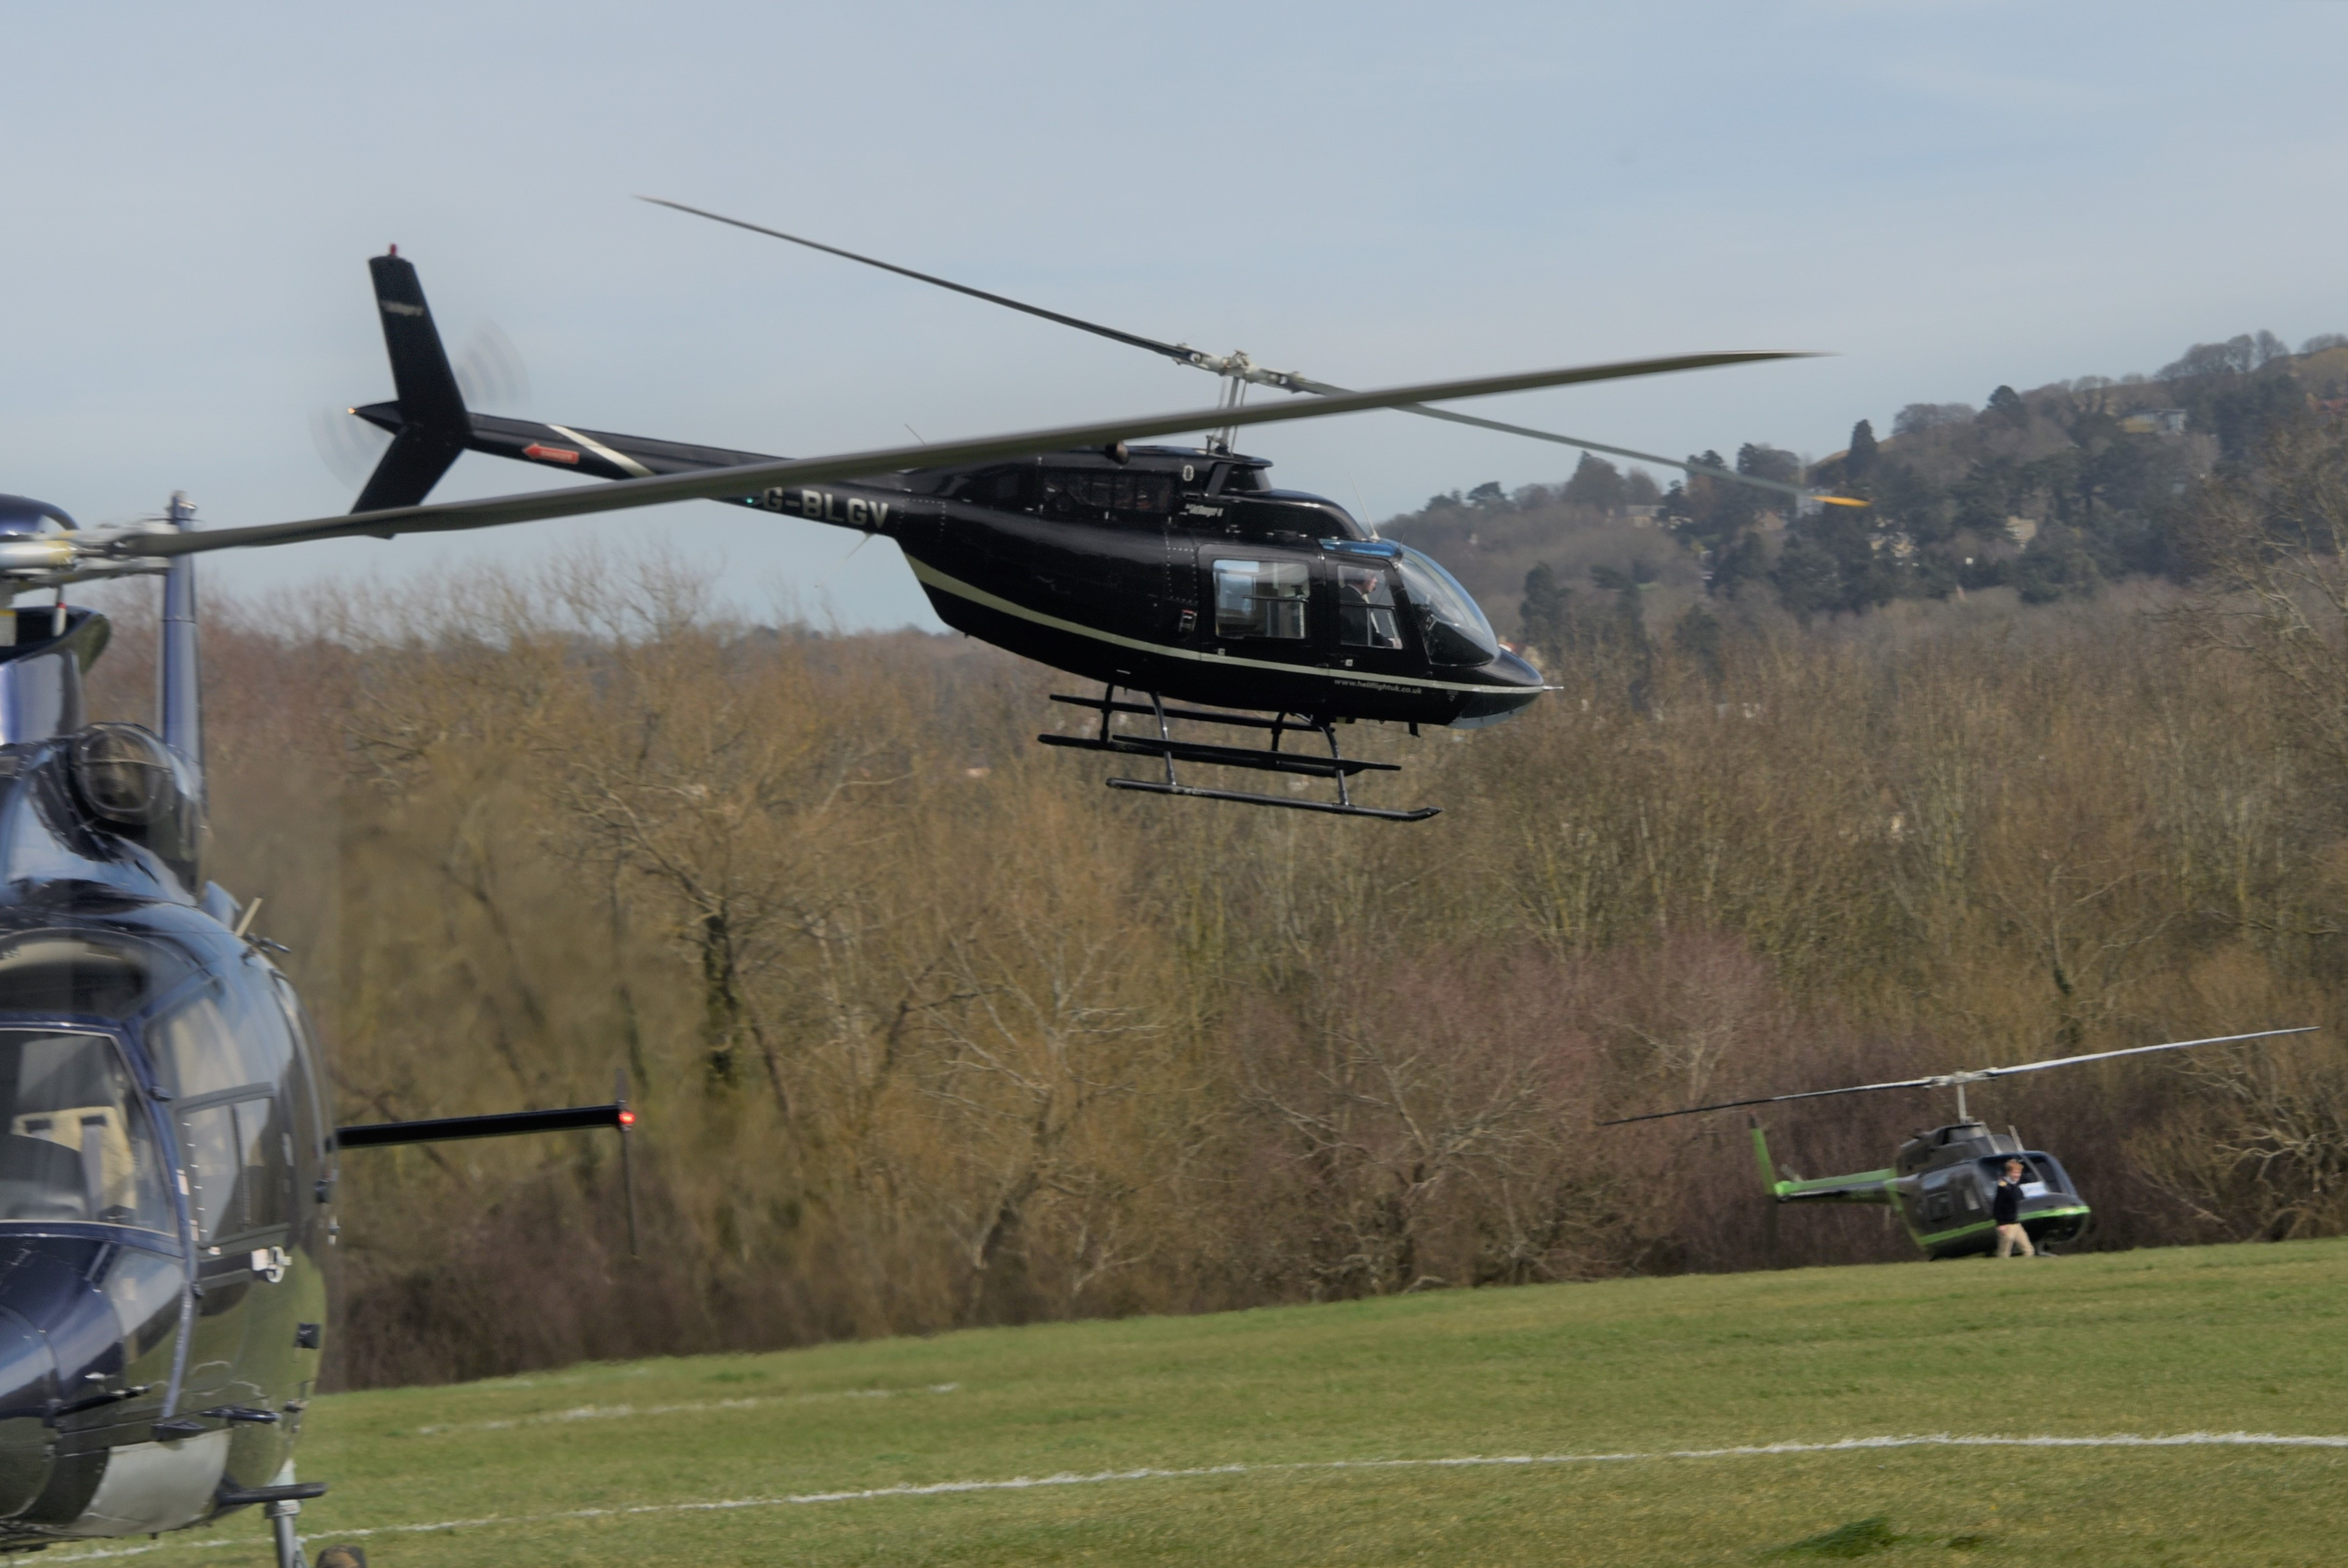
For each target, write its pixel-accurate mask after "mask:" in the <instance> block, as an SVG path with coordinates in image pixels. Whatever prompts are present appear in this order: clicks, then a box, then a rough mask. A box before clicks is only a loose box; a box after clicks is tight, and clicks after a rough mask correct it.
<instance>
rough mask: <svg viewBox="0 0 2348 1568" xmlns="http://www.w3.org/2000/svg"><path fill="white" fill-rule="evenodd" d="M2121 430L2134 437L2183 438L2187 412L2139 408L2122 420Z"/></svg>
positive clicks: (2175, 409) (2182, 410) (2170, 409)
mask: <svg viewBox="0 0 2348 1568" xmlns="http://www.w3.org/2000/svg"><path fill="white" fill-rule="evenodd" d="M2120 428H2121V429H2123V430H2126V431H2127V432H2128V434H2130V435H2132V436H2181V435H2183V434H2185V410H2184V409H2182V408H2138V409H2137V411H2136V412H2135V413H2133V414H2130V415H2127V417H2125V418H2122V419H2121V420H2120Z"/></svg>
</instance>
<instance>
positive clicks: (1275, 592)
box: [1215, 561, 1313, 642]
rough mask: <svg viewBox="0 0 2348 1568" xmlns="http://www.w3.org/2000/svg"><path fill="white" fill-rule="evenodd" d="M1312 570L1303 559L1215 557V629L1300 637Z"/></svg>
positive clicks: (1230, 633)
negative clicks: (1230, 558) (1216, 560)
mask: <svg viewBox="0 0 2348 1568" xmlns="http://www.w3.org/2000/svg"><path fill="white" fill-rule="evenodd" d="M1312 589H1313V574H1312V570H1311V569H1310V568H1309V567H1307V566H1306V565H1305V563H1304V562H1302V561H1218V562H1215V634H1216V635H1217V636H1219V637H1273V638H1279V639H1281V640H1282V641H1287V642H1302V641H1303V640H1304V637H1305V634H1306V624H1305V614H1304V611H1305V605H1306V603H1308V601H1309V598H1310V595H1311V593H1312Z"/></svg>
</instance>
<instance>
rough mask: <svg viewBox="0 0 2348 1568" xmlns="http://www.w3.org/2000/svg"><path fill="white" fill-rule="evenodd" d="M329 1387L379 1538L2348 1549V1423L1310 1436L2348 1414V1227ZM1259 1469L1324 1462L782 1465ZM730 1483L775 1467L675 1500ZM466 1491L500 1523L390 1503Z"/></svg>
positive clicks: (333, 1452)
mask: <svg viewBox="0 0 2348 1568" xmlns="http://www.w3.org/2000/svg"><path fill="white" fill-rule="evenodd" d="M309 1419H310V1426H309V1430H308V1435H307V1437H306V1438H305V1440H304V1451H303V1473H304V1475H305V1476H310V1477H317V1478H323V1479H327V1480H332V1481H333V1482H334V1483H335V1491H334V1495H333V1496H332V1497H331V1498H329V1499H328V1500H326V1501H324V1502H322V1503H318V1504H314V1505H312V1507H311V1509H310V1511H309V1512H308V1513H307V1514H306V1515H305V1516H304V1532H305V1533H306V1534H307V1535H309V1537H310V1538H311V1540H312V1542H313V1544H314V1545H315V1544H319V1543H323V1542H329V1541H333V1540H335V1539H338V1538H340V1537H341V1532H354V1531H360V1530H372V1531H376V1532H379V1533H376V1534H372V1535H369V1536H367V1537H365V1538H364V1539H363V1542H362V1543H363V1544H364V1545H365V1546H366V1549H367V1551H368V1553H369V1555H370V1557H371V1558H372V1559H373V1560H374V1562H375V1563H376V1564H377V1565H378V1568H393V1565H403V1564H413V1565H416V1568H454V1565H457V1564H472V1563H480V1564H491V1563H495V1564H499V1565H509V1564H516V1563H526V1564H530V1565H532V1568H553V1565H558V1564H571V1563H579V1564H586V1563H627V1564H630V1565H632V1568H633V1565H637V1564H646V1563H677V1564H695V1565H707V1564H721V1563H783V1562H788V1563H809V1564H830V1563H841V1564H846V1563H855V1564H895V1563H1004V1564H1008V1563H1020V1564H1037V1563H1145V1564H1157V1563H1168V1564H1175V1563H1179V1564H1208V1565H1211V1568H1241V1565H1246V1568H1255V1565H1259V1564H1288V1563H1298V1564H1303V1563H1332V1564H1336V1563H1342V1564H1347V1565H1356V1564H1375V1563H1476V1564H1510V1563H1543V1564H1558V1563H1605V1564H1641V1563H1672V1564H1697V1563H1735V1564H1742V1565H1746V1568H1751V1565H1754V1564H1762V1563H1806V1562H1812V1561H1827V1560H1833V1559H1838V1558H1841V1557H1865V1558H1867V1559H1868V1560H1869V1561H1871V1562H1876V1563H1885V1564H1896V1563H1958V1562H1963V1563H2031V1564H2047V1563H2092V1564H2099V1565H2100V1564H2133V1563H2147V1564H2151V1563H2158V1564H2186V1563H2212V1564H2226V1565H2227V1568H2246V1565H2250V1564H2264V1563H2294V1564H2297V1563H2306V1564H2315V1563H2327V1564H2328V1563H2337V1562H2339V1561H2340V1560H2341V1559H2342V1557H2343V1553H2348V1547H2343V1544H2342V1542H2343V1529H2342V1526H2343V1522H2344V1521H2348V1449H2272V1448H2250V1447H2231V1448H2227V1447H2192V1448H2134V1449H2129V1448H2086V1447H2081V1448H2069V1449H2013V1448H1974V1449H1963V1448H1947V1447H1920V1448H1907V1449H1845V1450H1841V1451H1836V1452H1827V1453H1817V1452H1810V1453H1775V1454H1758V1455H1739V1456H1722V1457H1704V1458H1689V1457H1653V1458H1633V1459H1620V1460H1591V1461H1575V1462H1560V1463H1542V1464H1533V1465H1484V1466H1454V1467H1438V1466H1418V1467H1390V1468H1381V1469H1366V1468H1313V1467H1329V1466H1330V1463H1331V1461H1336V1460H1437V1459H1457V1458H1461V1457H1466V1456H1476V1455H1481V1456H1508V1455H1596V1454H1608V1453H1614V1454H1638V1455H1664V1454H1668V1453H1669V1452H1670V1451H1671V1450H1675V1449H1719V1448H1726V1447H1734V1446H1737V1445H1758V1444H1768V1443H1776V1442H1831V1441H1835V1440H1838V1439H1850V1438H1859V1437H1878V1436H1890V1435H1901V1434H1906V1435H1912V1434H1924V1433H1954V1434H1971V1435H2028V1434H2036V1435H2051V1436H2070V1437H2087V1436H2099V1435H2105V1434H2112V1433H2143V1434H2176V1433H2186V1432H2193V1431H2213V1432H2230V1431H2251V1432H2273V1433H2296V1434H2324V1435H2331V1434H2348V1243H2342V1242H2323V1243H2293V1244H2287V1245H2281V1246H2261V1247H2213V1248H2202V1249H2193V1250H2178V1251H2164V1252H2143V1253H2118V1254H2111V1255H2102V1256H2089V1257H2075V1258H2062V1259H2055V1260H2047V1261H2041V1262H2022V1261H2013V1262H2009V1263H2004V1264H1999V1263H1993V1262H1990V1261H1987V1260H1981V1261H1975V1262H1970V1263H1952V1264H1921V1263H1918V1264H1893V1265H1888V1266H1882V1267H1873V1268H1846V1269H1807V1270H1799V1271H1794V1272H1789V1273H1784V1274H1745V1275H1734V1276H1711V1277H1704V1278H1691V1279H1668V1280H1632V1281H1618V1282H1611V1283H1605V1284H1577V1285H1556V1286H1545V1287H1539V1288H1531V1289H1521V1290H1503V1291H1484V1292H1472V1293H1471V1292H1457V1293H1447V1294H1437V1295H1420V1296H1411V1297H1406V1298H1402V1299H1398V1300H1386V1301H1378V1302H1367V1303H1356V1304H1346V1305H1332V1306H1319V1307H1300V1308H1291V1309H1283V1310H1277V1311H1263V1312H1249V1313H1235V1314H1230V1315H1221V1316H1213V1317H1195V1318H1149V1319H1139V1320H1133V1321H1128V1322H1123V1323H1092V1324H1071V1325H1058V1326H1046V1327H1037V1328H1025V1329H1003V1330H987V1331H980V1332H973V1333H965V1334H953V1335H946V1336H939V1337H937V1338H933V1339H925V1340H924V1339H904V1340H889V1341H882V1342H877V1343H872V1344H864V1345H840V1346H826V1347H823V1348H819V1349H815V1350H807V1351H798V1352H793V1353H788V1354H783V1355H775V1356H761V1357H705V1358H695V1359H680V1360H669V1361H655V1362H647V1363H641V1364H635V1365H629V1366H595V1367H578V1368H574V1369H572V1370H570V1371H566V1372H561V1373H558V1374H552V1375H548V1376H542V1377H517V1378H510V1379H499V1380H496V1381H491V1382H486V1383H479V1384H470V1385H466V1386H463V1387H442V1388H408V1389H397V1390H390V1391H385V1392H377V1393H367V1394H351V1395H343V1396H339V1397H336V1398H328V1399H324V1400H321V1401H319V1403H318V1405H317V1407H316V1408H315V1409H314V1411H313V1412H312V1414H311V1416H310V1418H309ZM1221 1465H1237V1466H1248V1467H1288V1468H1251V1469H1249V1470H1240V1471H1229V1472H1224V1473H1219V1474H1205V1475H1197V1474H1193V1475H1188V1476H1159V1477H1152V1478H1146V1479H1132V1480H1110V1481H1105V1482H1100V1483H1097V1484H1085V1485H1063V1486H1051V1487H1038V1488H1033V1489H1027V1490H1016V1491H1010V1490H998V1491H967V1492H947V1493H939V1494H933V1495H927V1496H906V1495H897V1496H884V1497H879V1498H860V1499H845V1500H839V1501H809V1502H796V1503H793V1502H767V1501H758V1500H774V1499H784V1498H788V1497H793V1496H805V1495H807V1494H810V1493H821V1492H840V1491H863V1490H869V1489H874V1488H887V1487H895V1486H910V1485H926V1484H931V1483H936V1482H947V1481H959V1480H1006V1479H1010V1478H1015V1477H1022V1476H1025V1477H1046V1476H1053V1475H1058V1474H1069V1475H1097V1474H1100V1473H1102V1472H1111V1471H1122V1470H1138V1469H1158V1470H1198V1469H1200V1468H1203V1467H1212V1466H1221ZM728 1500H735V1501H745V1500H747V1501H750V1502H751V1503H752V1504H753V1505H752V1506H745V1507H736V1508H726V1509H701V1510H686V1509H679V1508H677V1507H676V1506H675V1505H678V1504H691V1503H710V1502H719V1501H728ZM629 1509H643V1510H646V1511H643V1512H633V1513H632V1512H628V1511H627V1510H629ZM585 1510H602V1512H600V1513H595V1514H592V1515H587V1516H582V1514H581V1511H585ZM443 1521H458V1522H459V1523H458V1524H456V1525H454V1526H452V1527H450V1528H446V1529H440V1530H430V1531H415V1532H397V1531H395V1530H392V1529H388V1528H386V1527H396V1526H402V1525H414V1524H423V1523H429V1522H443ZM70 1550H71V1549H68V1551H70ZM65 1554H66V1553H57V1554H53V1556H52V1558H51V1559H50V1560H51V1561H55V1560H56V1556H58V1555H65ZM232 1557H233V1558H234V1559H237V1560H241V1561H243V1562H247V1563H256V1564H257V1563H262V1562H263V1561H264V1560H265V1559H264V1557H263V1553H262V1551H261V1542H260V1522H258V1521H257V1520H244V1519H240V1520H238V1521H237V1522H233V1523H231V1524H227V1525H223V1526H221V1528H219V1529H217V1530H214V1531H210V1532H190V1533H188V1534H185V1535H181V1536H179V1537H173V1538H167V1539H166V1540H165V1541H164V1542H162V1543H161V1545H160V1548H159V1549H158V1550H157V1551H156V1553H154V1558H155V1560H156V1561H157V1562H158V1563H159V1564H160V1563H164V1562H187V1563H211V1562H214V1561H219V1560H222V1559H224V1558H232Z"/></svg>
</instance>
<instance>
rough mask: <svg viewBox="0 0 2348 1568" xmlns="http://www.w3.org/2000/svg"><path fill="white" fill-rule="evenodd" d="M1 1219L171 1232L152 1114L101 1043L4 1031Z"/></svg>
mask: <svg viewBox="0 0 2348 1568" xmlns="http://www.w3.org/2000/svg"><path fill="white" fill-rule="evenodd" d="M0 1125H4V1126H5V1128H6V1132H5V1136H0V1221H15V1222H43V1221H51V1222H54V1221H60V1220H70V1221H79V1222H86V1223H96V1224H102V1225H132V1226H136V1227H138V1228H139V1229H140V1230H147V1231H161V1232H165V1233H169V1232H170V1231H171V1230H172V1229H173V1224H172V1217H171V1210H170V1204H169V1203H168V1202H166V1201H165V1199H164V1194H163V1179H162V1172H161V1165H160V1161H158V1160H157V1159H156V1157H155V1142H154V1140H153V1138H152V1137H151V1136H150V1135H149V1125H148V1120H147V1113H146V1109H145V1108H144V1106H143V1105H142V1104H141V1103H140V1101H139V1097H138V1095H137V1094H136V1093H135V1092H134V1091H133V1090H132V1088H131V1085H130V1074H129V1071H128V1070H127V1069H126V1068H124V1066H123V1064H122V1058H121V1056H120V1054H119V1053H118V1052H117V1051H116V1050H115V1048H114V1042H113V1041H112V1040H110V1039H108V1037H106V1036H104V1035H84V1034H74V1033H68V1032H66V1031H62V1030H55V1029H0Z"/></svg>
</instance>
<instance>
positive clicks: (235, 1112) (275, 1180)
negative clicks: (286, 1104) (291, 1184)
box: [180, 1098, 288, 1242]
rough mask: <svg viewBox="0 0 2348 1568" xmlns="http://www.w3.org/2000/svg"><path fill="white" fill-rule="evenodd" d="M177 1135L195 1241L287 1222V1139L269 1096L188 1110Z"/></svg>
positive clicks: (182, 1116)
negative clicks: (185, 1162)
mask: <svg viewBox="0 0 2348 1568" xmlns="http://www.w3.org/2000/svg"><path fill="white" fill-rule="evenodd" d="M180 1141H181V1143H182V1144H183V1145H184V1148H185V1152H186V1154H187V1158H188V1198H189V1201H190V1202H191V1204H192V1205H193V1207H194V1209H195V1213H196V1234H197V1237H198V1239H199V1240H201V1241H205V1242H209V1241H211V1240H212V1239H214V1238H215V1237H219V1236H227V1235H235V1234H238V1233H242V1232H245V1231H257V1230H263V1229H266V1228H267V1227H269V1226H272V1225H282V1224H283V1223H284V1222H285V1217H286V1194H287V1185H286V1183H287V1180H288V1178H287V1175H286V1171H285V1160H284V1146H285V1138H284V1132H283V1128H282V1127H281V1126H280V1125H279V1121H278V1118H277V1115H276V1111H275V1108H274V1107H273V1104H272V1103H271V1102H270V1101H269V1100H266V1099H258V1098H256V1099H240V1100H235V1101H232V1102H231V1103H230V1104H227V1105H208V1106H202V1107H200V1108H199V1109H194V1110H191V1111H187V1112H185V1113H183V1114H182V1115H181V1116H180Z"/></svg>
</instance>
